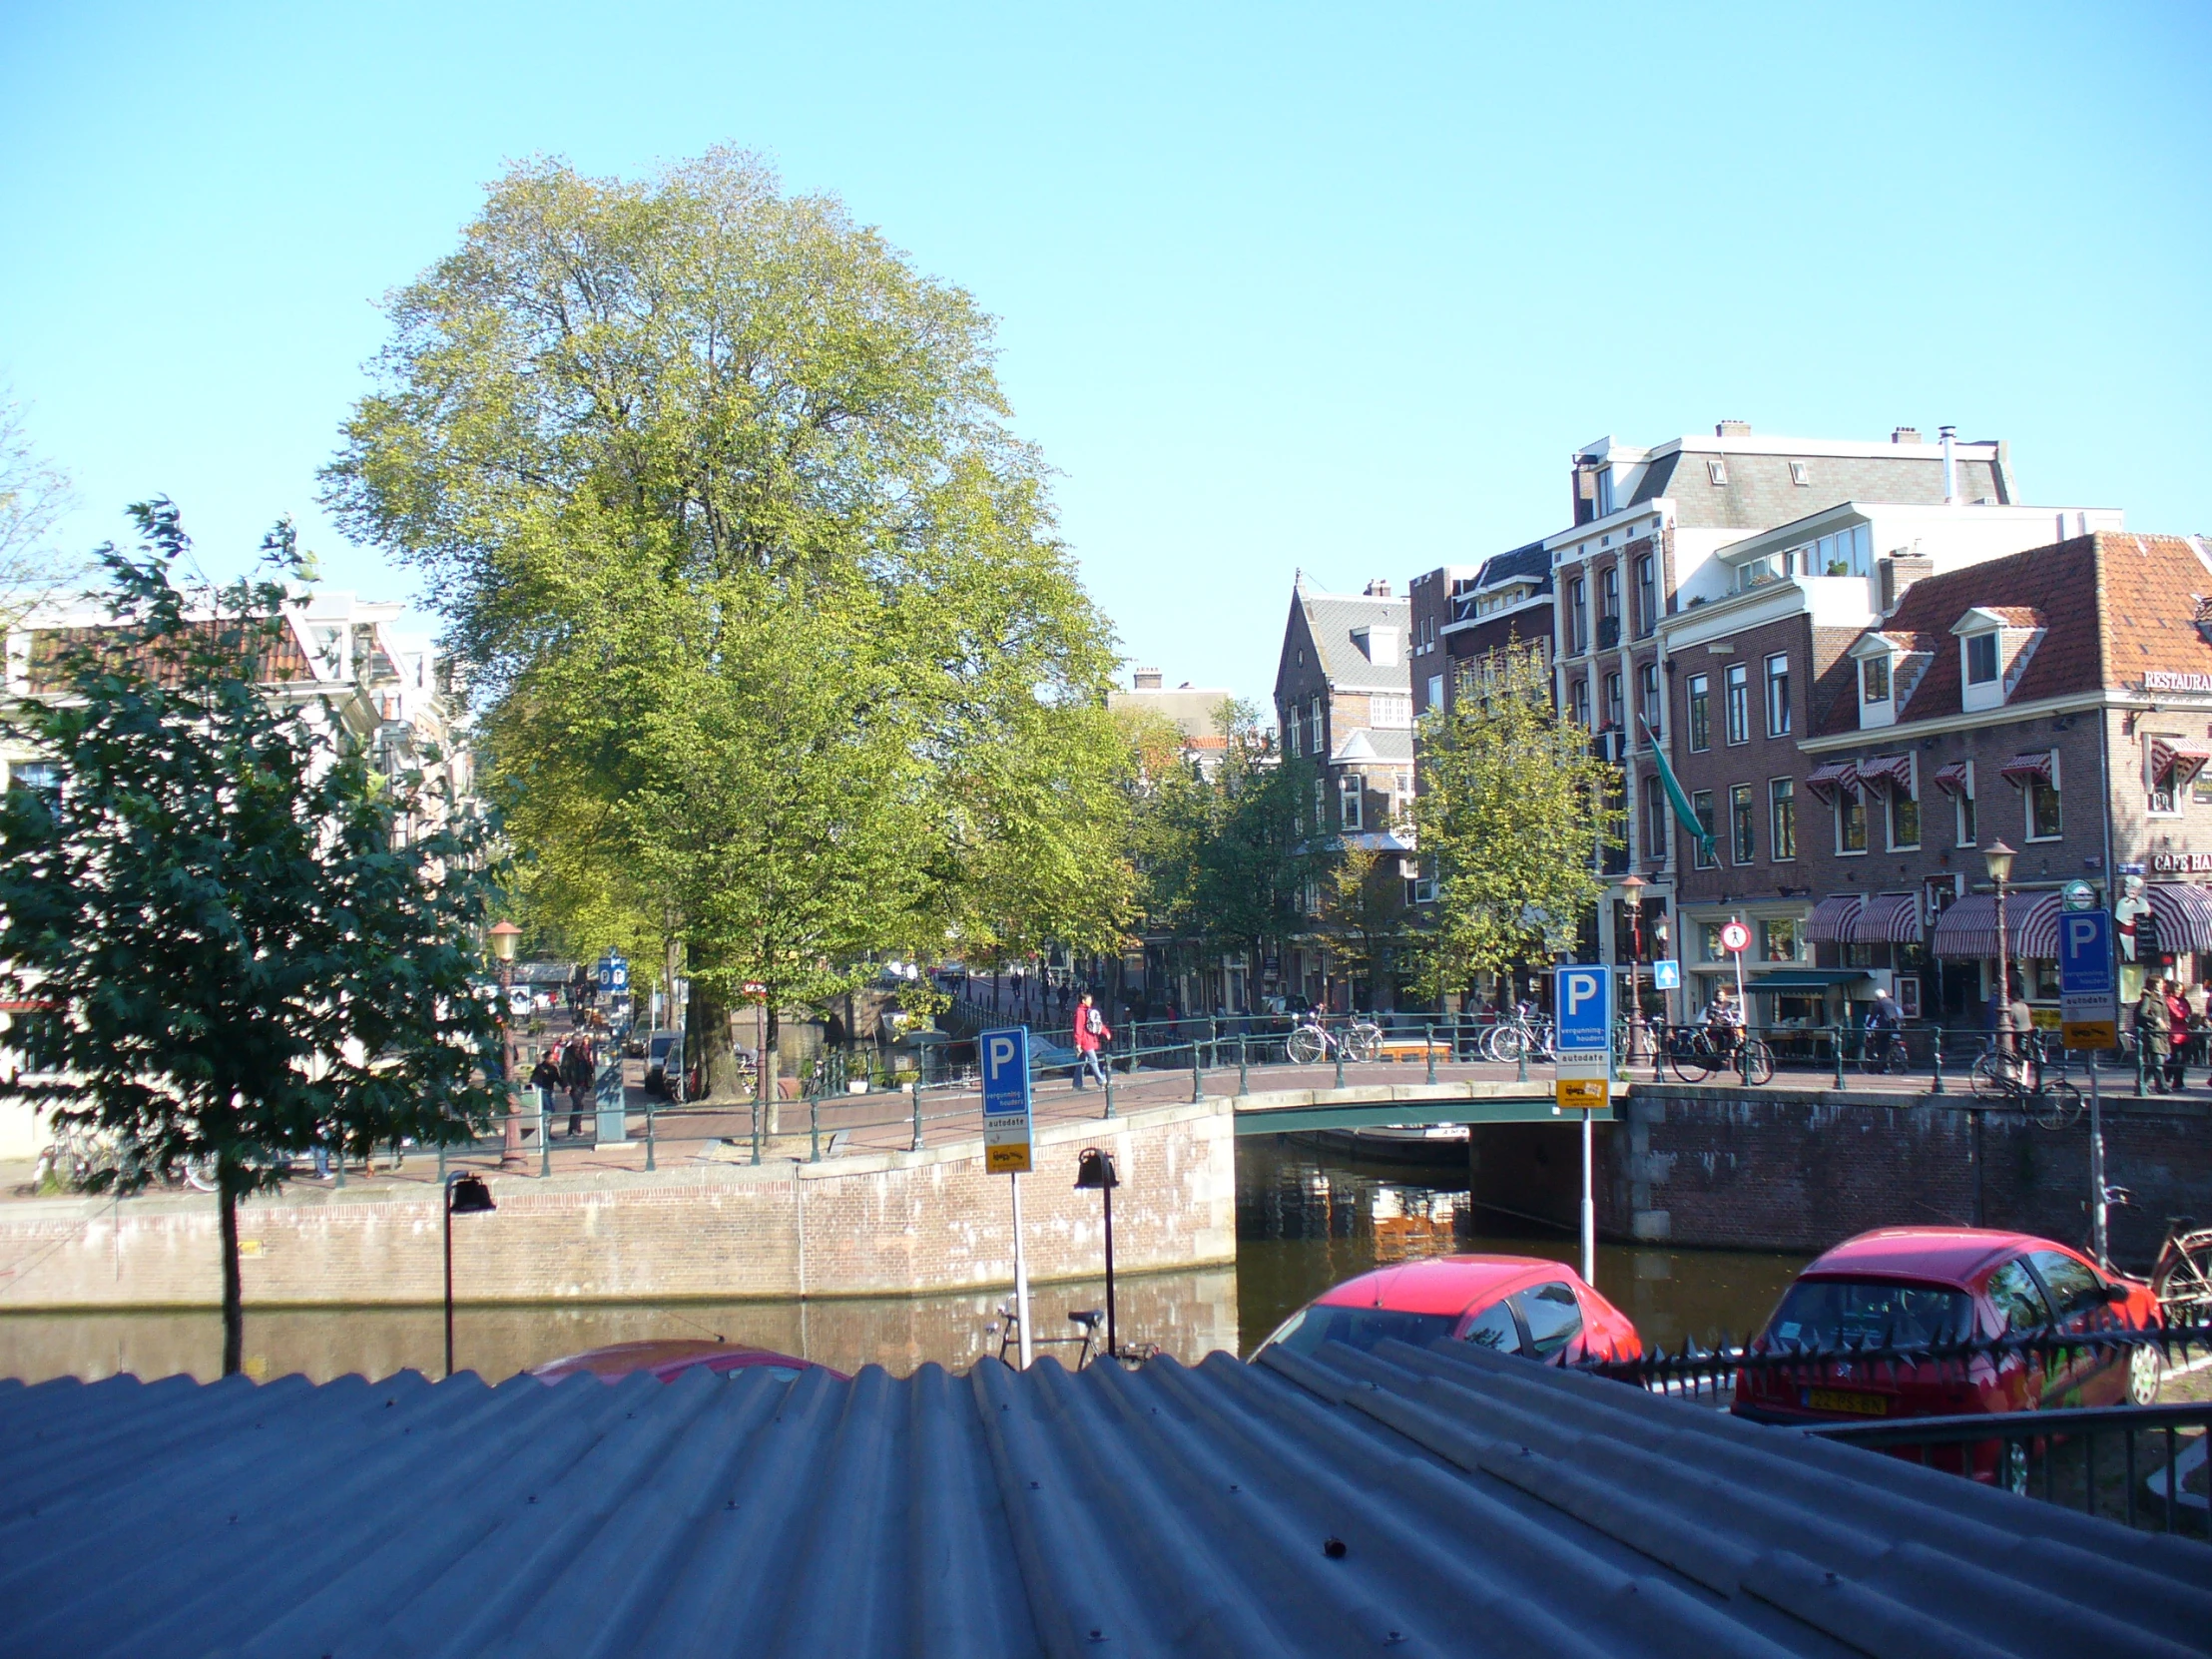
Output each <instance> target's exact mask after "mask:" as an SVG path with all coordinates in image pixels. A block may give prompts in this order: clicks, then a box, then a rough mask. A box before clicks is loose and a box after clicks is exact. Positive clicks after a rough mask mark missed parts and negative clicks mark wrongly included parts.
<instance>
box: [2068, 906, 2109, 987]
mask: <svg viewBox="0 0 2212 1659" xmlns="http://www.w3.org/2000/svg"><path fill="white" fill-rule="evenodd" d="M2058 990H2059V994H2060V995H2062V996H2110V995H2111V994H2112V991H2113V985H2112V918H2111V917H2110V916H2108V915H2106V914H2105V913H2104V912H2103V911H2102V910H2061V911H2060V912H2059V914H2058Z"/></svg>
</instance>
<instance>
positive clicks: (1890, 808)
mask: <svg viewBox="0 0 2212 1659" xmlns="http://www.w3.org/2000/svg"><path fill="white" fill-rule="evenodd" d="M1906 760H1907V761H1908V762H1910V763H1911V766H1912V772H1913V781H1912V784H1911V786H1910V787H1911V790H1912V796H1911V799H1912V802H1913V804H1914V805H1915V806H1916V807H1918V808H1920V809H1921V832H1920V834H1919V835H1918V836H1916V837H1915V838H1914V839H1912V840H1910V841H1901V840H1899V839H1898V838H1897V833H1898V796H1897V786H1896V785H1894V784H1893V785H1892V786H1891V787H1890V788H1889V789H1887V790H1885V791H1884V792H1883V796H1884V800H1883V803H1882V838H1883V840H1884V841H1886V842H1887V843H1888V845H1889V848H1890V850H1891V851H1892V852H1918V851H1919V850H1920V849H1921V842H1922V841H1924V840H1926V839H1927V838H1928V811H1927V808H1928V803H1927V802H1925V801H1923V800H1922V799H1921V758H1920V756H1919V755H1918V754H1913V755H1908V756H1907V757H1906Z"/></svg>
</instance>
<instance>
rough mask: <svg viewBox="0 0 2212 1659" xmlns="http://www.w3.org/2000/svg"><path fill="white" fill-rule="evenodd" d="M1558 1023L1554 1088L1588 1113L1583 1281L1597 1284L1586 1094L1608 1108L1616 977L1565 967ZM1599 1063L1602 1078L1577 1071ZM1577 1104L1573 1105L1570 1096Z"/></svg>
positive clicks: (1558, 986) (1558, 990) (1556, 988)
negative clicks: (1590, 1091)
mask: <svg viewBox="0 0 2212 1659" xmlns="http://www.w3.org/2000/svg"><path fill="white" fill-rule="evenodd" d="M1552 1008H1553V1021H1554V1023H1555V1024H1556V1025H1557V1027H1558V1035H1557V1039H1556V1040H1555V1042H1554V1043H1553V1045H1552V1046H1553V1048H1554V1050H1555V1051H1556V1052H1557V1054H1558V1057H1559V1059H1558V1066H1557V1068H1556V1070H1555V1073H1554V1081H1553V1084H1552V1087H1553V1089H1554V1091H1555V1098H1556V1099H1557V1100H1558V1102H1559V1105H1560V1107H1561V1108H1562V1109H1564V1108H1565V1107H1567V1106H1569V1105H1570V1104H1571V1105H1574V1106H1577V1107H1579V1108H1581V1109H1582V1280H1583V1283H1584V1284H1587V1285H1595V1284H1596V1283H1597V1201H1596V1198H1595V1196H1594V1193H1593V1190H1592V1187H1591V1166H1592V1164H1593V1163H1594V1162H1595V1161H1596V1140H1595V1137H1594V1135H1593V1133H1592V1131H1591V1128H1590V1113H1589V1110H1588V1106H1589V1105H1590V1104H1592V1103H1591V1102H1589V1101H1588V1099H1587V1096H1586V1094H1585V1092H1584V1091H1585V1090H1586V1089H1588V1088H1589V1087H1590V1086H1591V1085H1592V1084H1593V1083H1594V1084H1595V1086H1596V1089H1597V1096H1598V1097H1597V1100H1596V1101H1595V1102H1594V1104H1596V1105H1598V1106H1603V1105H1604V1104H1605V1100H1606V1096H1607V1094H1608V1092H1609V1089H1610V1079H1611V1078H1612V1075H1613V975H1612V973H1611V971H1610V970H1608V969H1607V968H1606V967H1605V966H1604V964H1603V963H1599V962H1575V963H1570V964H1568V965H1566V966H1563V967H1561V968H1560V969H1559V970H1558V972H1557V976H1556V978H1555V979H1554V981H1553V986H1552ZM1592 1062H1595V1067H1596V1073H1597V1075H1596V1076H1595V1077H1594V1078H1592V1077H1579V1076H1577V1075H1576V1073H1577V1072H1580V1071H1582V1070H1583V1069H1584V1068H1585V1067H1588V1066H1590V1065H1591V1063H1592ZM1570 1091H1571V1092H1572V1095H1573V1099H1572V1100H1571V1101H1570V1099H1569V1094H1570Z"/></svg>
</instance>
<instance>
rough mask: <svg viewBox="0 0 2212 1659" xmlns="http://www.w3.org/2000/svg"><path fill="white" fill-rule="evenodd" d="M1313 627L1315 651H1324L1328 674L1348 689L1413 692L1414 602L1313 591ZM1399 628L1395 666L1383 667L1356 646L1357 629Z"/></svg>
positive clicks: (1309, 612)
mask: <svg viewBox="0 0 2212 1659" xmlns="http://www.w3.org/2000/svg"><path fill="white" fill-rule="evenodd" d="M1306 617H1307V626H1308V627H1309V628H1311V629H1312V630H1313V635H1314V649H1315V650H1317V651H1319V652H1320V653H1321V665H1322V672H1323V673H1325V674H1327V675H1328V676H1329V678H1330V679H1331V680H1332V681H1333V682H1335V683H1336V684H1337V685H1339V686H1342V687H1343V688H1345V689H1346V690H1347V691H1410V690H1411V689H1412V684H1413V682H1412V680H1411V678H1410V677H1409V674H1408V671H1407V668H1406V664H1405V653H1406V652H1407V651H1408V650H1410V649H1411V644H1412V642H1411V639H1410V634H1411V631H1412V621H1413V607H1412V602H1411V601H1409V600H1405V599H1370V598H1368V597H1367V596H1366V595H1364V594H1342V593H1309V594H1308V595H1307V596H1306ZM1371 625H1372V626H1375V627H1382V628H1395V629H1396V630H1397V663H1396V666H1395V667H1391V668H1379V667H1377V666H1376V665H1375V664H1374V663H1372V662H1370V661H1368V654H1367V653H1366V652H1365V651H1362V650H1361V649H1360V648H1359V646H1357V645H1355V644H1354V643H1353V640H1352V631H1353V630H1354V629H1355V628H1366V627H1369V626H1371Z"/></svg>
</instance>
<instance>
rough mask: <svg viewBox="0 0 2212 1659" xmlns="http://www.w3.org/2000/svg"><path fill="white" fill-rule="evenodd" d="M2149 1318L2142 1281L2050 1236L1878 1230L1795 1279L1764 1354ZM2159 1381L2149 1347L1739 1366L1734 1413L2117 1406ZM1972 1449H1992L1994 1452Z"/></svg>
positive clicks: (2084, 1327) (2099, 1326)
mask: <svg viewBox="0 0 2212 1659" xmlns="http://www.w3.org/2000/svg"><path fill="white" fill-rule="evenodd" d="M2157 1323H2158V1299H2157V1298H2156V1297H2155V1296H2153V1295H2152V1294H2151V1289H2150V1287H2149V1286H2148V1285H2145V1284H2143V1283H2141V1282H2140V1281H2138V1280H2134V1279H2127V1278H2121V1277H2116V1276H2114V1275H2110V1274H2106V1273H2102V1272H2099V1271H2098V1269H2097V1268H2096V1267H2095V1265H2094V1264H2092V1263H2091V1262H2090V1261H2089V1260H2088V1259H2087V1258H2086V1257H2084V1256H2083V1255H2081V1254H2080V1252H2078V1251H2075V1250H2070V1249H2068V1248H2067V1247H2066V1246H2064V1245H2062V1244H2057V1243H2054V1242H2053V1241H2052V1240H2049V1239H2038V1238H2036V1237H2035V1236H2034V1235H2033V1234H2030V1233H2000V1232H1993V1231H1988V1230H1984V1229H1981V1228H1975V1227H1885V1228H1881V1229H1879V1230H1877V1231H1875V1232H1872V1233H1862V1234H1860V1235H1859V1236H1858V1237H1857V1238H1855V1239H1847V1240H1845V1241H1844V1243H1842V1244H1840V1245H1838V1246H1837V1247H1836V1248H1835V1249H1834V1250H1831V1251H1830V1252H1828V1254H1827V1255H1825V1256H1823V1257H1821V1258H1820V1259H1819V1260H1818V1261H1816V1262H1814V1263H1813V1264H1812V1266H1810V1267H1808V1268H1807V1269H1806V1270H1805V1271H1804V1272H1803V1273H1802V1274H1800V1275H1799V1276H1798V1280H1797V1283H1796V1284H1794V1285H1792V1286H1791V1287H1790V1289H1789V1290H1788V1291H1787V1292H1785V1293H1784V1295H1783V1298H1782V1302H1781V1304H1780V1306H1778V1307H1777V1308H1776V1309H1775V1311H1774V1315H1773V1317H1772V1318H1770V1319H1769V1320H1768V1321H1767V1327H1766V1330H1765V1332H1764V1333H1763V1334H1762V1337H1761V1346H1764V1347H1765V1348H1767V1349H1769V1350H1772V1351H1783V1352H1786V1351H1788V1350H1789V1349H1792V1348H1797V1347H1801V1346H1802V1347H1809V1348H1838V1347H1844V1346H1847V1345H1850V1344H1855V1343H1856V1344H1865V1345H1867V1346H1870V1347H1875V1346H1881V1345H1883V1344H1885V1343H1894V1344H1896V1345H1898V1346H1912V1345H1915V1344H1920V1343H1932V1344H1940V1343H1954V1342H1962V1341H1965V1340H1967V1339H1969V1338H1973V1337H2003V1336H2008V1335H2013V1334H2020V1335H2025V1334H2028V1333H2031V1332H2036V1331H2042V1330H2045V1329H2053V1330H2055V1331H2057V1332H2059V1333H2061V1334H2067V1335H2070V1334H2074V1333H2085V1332H2090V1331H2096V1330H2109V1329H2111V1328H2113V1327H2115V1326H2119V1325H2130V1326H2136V1327H2143V1326H2151V1325H2156V1324H2157ZM2158 1378H2159V1358H2158V1353H2157V1351H2156V1350H2155V1349H2152V1348H2150V1347H2148V1346H2145V1347H2140V1348H2136V1349H2133V1350H2131V1351H2127V1352H2120V1351H2109V1350H2108V1351H2106V1352H2104V1353H2101V1354H2099V1353H2092V1352H2086V1351H2085V1352H2082V1353H2080V1354H2077V1355H2073V1356H2067V1355H2064V1354H2057V1355H2050V1356H2047V1357H2046V1356H2040V1355H2010V1356H2003V1357H2000V1358H1997V1359H1995V1360H1990V1359H1976V1360H1971V1361H1968V1362H1965V1363H1963V1364H1961V1363H1960V1362H1958V1361H1955V1360H1953V1361H1948V1362H1942V1363H1937V1364H1930V1365H1918V1366H1893V1365H1886V1364H1884V1363H1882V1362H1874V1363H1868V1362H1863V1361H1862V1362H1853V1361H1845V1360H1835V1361H1824V1362H1822V1363H1821V1364H1820V1365H1818V1366H1817V1367H1814V1368H1811V1369H1805V1368H1784V1369H1779V1370H1770V1369H1758V1368H1749V1369H1746V1370H1743V1371H1739V1372H1738V1373H1737V1377H1736V1400H1735V1404H1734V1405H1733V1407H1732V1409H1733V1410H1734V1411H1735V1412H1736V1414H1737V1415H1738V1416H1744V1417H1752V1418H1755V1419H1757V1420H1758V1421H1761V1422H1793V1423H1794V1422H1834V1421H1838V1420H1842V1419H1864V1418H1867V1417H1919V1416H1948V1415H1953V1414H1960V1413H1964V1412H1969V1411H2034V1410H2040V1409H2043V1408H2044V1407H2046V1406H2060V1405H2116V1404H2119V1403H2120V1402H2121V1401H2122V1400H2134V1401H2136V1402H2138V1403H2140V1402H2143V1401H2147V1400H2148V1399H2150V1398H2151V1397H2152V1395H2154V1394H2155V1393H2156V1392H2157V1391H2158ZM1982 1451H1983V1453H1984V1454H1985V1455H1987V1454H1992V1453H1993V1446H1990V1447H1984V1448H1982ZM1975 1472H1976V1473H1977V1474H1980V1475H1982V1476H1983V1477H1987V1475H1988V1474H1989V1473H1990V1472H1991V1470H1989V1469H1982V1468H1979V1467H1977V1468H1976V1470H1975Z"/></svg>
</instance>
